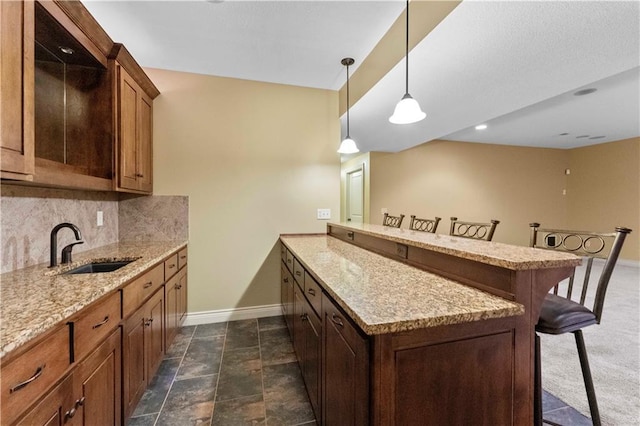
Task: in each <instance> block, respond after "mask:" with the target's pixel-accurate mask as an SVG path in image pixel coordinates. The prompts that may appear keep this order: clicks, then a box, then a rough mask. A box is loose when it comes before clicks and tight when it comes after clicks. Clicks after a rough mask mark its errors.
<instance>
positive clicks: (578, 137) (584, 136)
mask: <svg viewBox="0 0 640 426" xmlns="http://www.w3.org/2000/svg"><path fill="white" fill-rule="evenodd" d="M588 137H589V135H580V136H576V139H584V138H588Z"/></svg>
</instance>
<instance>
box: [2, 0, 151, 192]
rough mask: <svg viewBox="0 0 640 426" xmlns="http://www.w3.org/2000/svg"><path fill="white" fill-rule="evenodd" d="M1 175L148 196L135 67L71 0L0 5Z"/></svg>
mask: <svg viewBox="0 0 640 426" xmlns="http://www.w3.org/2000/svg"><path fill="white" fill-rule="evenodd" d="M0 3H1V4H0V12H1V15H0V19H1V23H2V26H1V27H0V49H1V51H0V55H1V58H2V61H1V62H0V83H1V90H0V135H1V137H2V138H1V140H0V148H1V153H2V160H1V165H2V168H1V169H2V175H1V176H2V179H12V180H17V181H32V182H33V184H34V185H38V186H54V187H65V188H79V189H91V190H102V191H113V190H116V191H127V192H136V193H150V192H151V191H152V188H153V184H152V170H151V167H152V120H153V114H152V112H153V106H152V105H153V99H154V98H155V97H156V96H158V94H159V92H158V89H157V88H156V87H155V86H154V85H153V83H152V82H151V80H149V78H148V77H147V76H146V75H145V73H144V71H142V68H141V67H140V66H139V65H138V64H137V63H136V61H135V60H134V59H133V57H131V55H130V54H129V52H127V50H126V49H125V48H124V47H123V46H122V45H121V44H117V43H114V42H113V41H112V40H111V38H110V37H109V36H108V35H107V33H106V32H105V31H104V30H103V29H102V27H100V25H99V24H98V23H97V22H96V21H95V19H94V18H93V17H92V16H91V15H90V14H89V12H88V11H87V10H86V8H85V7H84V6H83V5H82V3H81V2H79V1H76V0H69V1H57V0H35V1H33V0H23V1H11V2H0Z"/></svg>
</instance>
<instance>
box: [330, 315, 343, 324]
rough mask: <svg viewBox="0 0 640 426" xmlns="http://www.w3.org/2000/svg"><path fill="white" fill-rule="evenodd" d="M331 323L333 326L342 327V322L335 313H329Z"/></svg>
mask: <svg viewBox="0 0 640 426" xmlns="http://www.w3.org/2000/svg"><path fill="white" fill-rule="evenodd" d="M331 321H333V323H334V324H336V325H339V326H340V327H344V322H342V318H340V317H339V316H338V315H336V314H335V312H332V313H331Z"/></svg>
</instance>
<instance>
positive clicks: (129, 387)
mask: <svg viewBox="0 0 640 426" xmlns="http://www.w3.org/2000/svg"><path fill="white" fill-rule="evenodd" d="M145 324H146V318H145V309H144V306H142V307H141V308H140V309H138V310H137V311H136V312H134V313H133V315H131V317H129V319H128V320H127V322H126V323H125V328H124V338H123V348H122V357H123V365H124V368H123V382H124V383H123V395H122V401H123V404H124V416H125V418H128V417H129V416H130V415H131V413H133V410H134V409H135V408H136V404H137V403H138V401H139V400H140V397H142V394H143V393H144V390H145V388H146V386H147V370H146V368H145V358H146V356H145V347H146V345H147V343H146V339H147V333H145V329H146V328H147V327H146V325H145Z"/></svg>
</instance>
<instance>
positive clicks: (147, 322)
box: [144, 318, 153, 327]
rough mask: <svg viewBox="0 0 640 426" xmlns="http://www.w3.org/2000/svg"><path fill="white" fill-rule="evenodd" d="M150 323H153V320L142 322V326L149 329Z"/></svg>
mask: <svg viewBox="0 0 640 426" xmlns="http://www.w3.org/2000/svg"><path fill="white" fill-rule="evenodd" d="M152 322H153V318H149V319H148V320H146V321H145V322H144V325H145V326H147V327H150V326H151V323H152Z"/></svg>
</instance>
